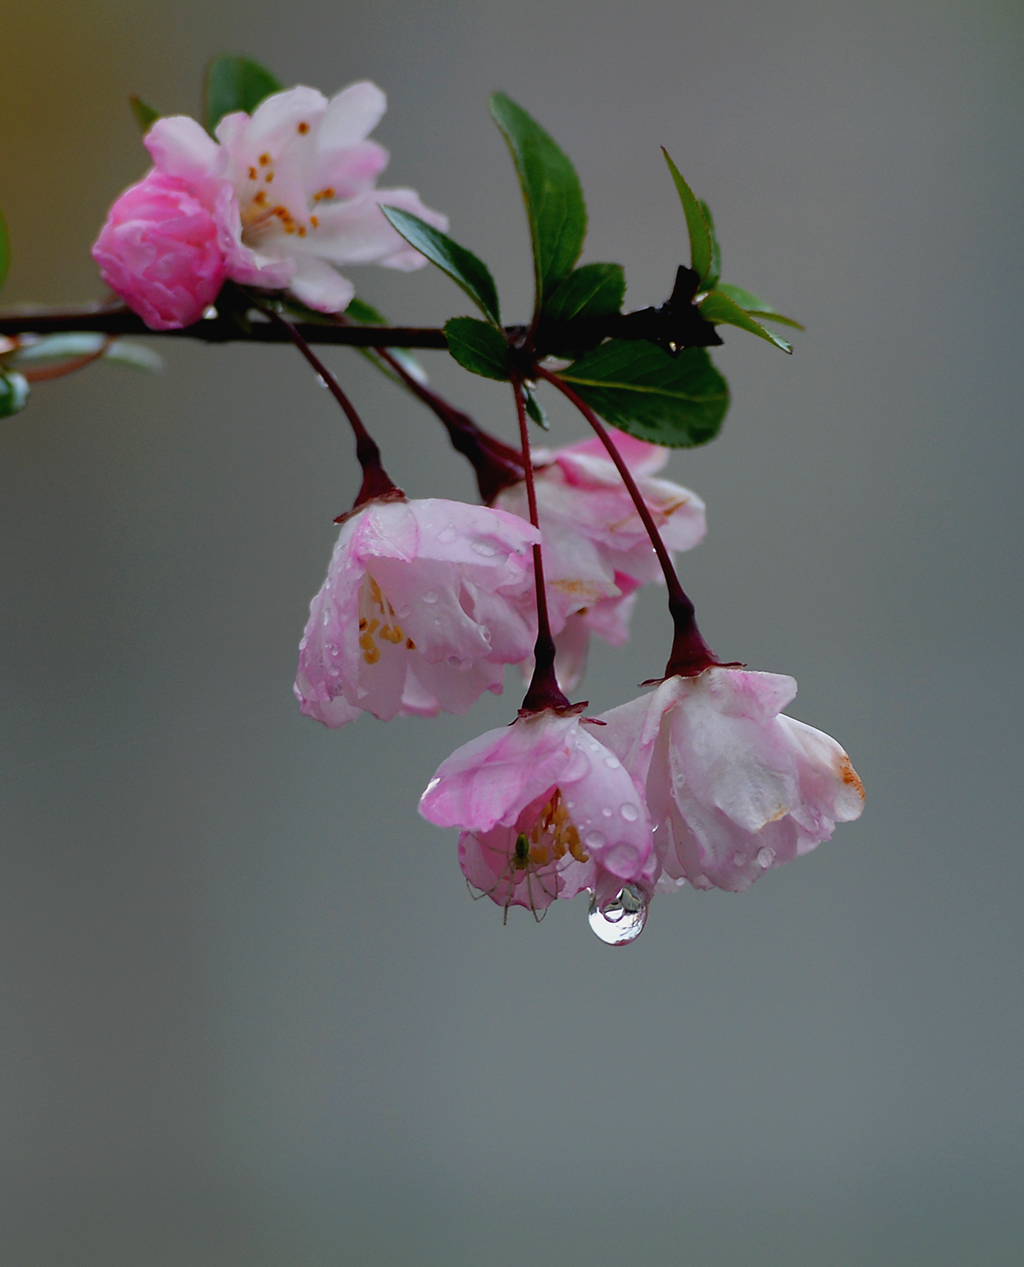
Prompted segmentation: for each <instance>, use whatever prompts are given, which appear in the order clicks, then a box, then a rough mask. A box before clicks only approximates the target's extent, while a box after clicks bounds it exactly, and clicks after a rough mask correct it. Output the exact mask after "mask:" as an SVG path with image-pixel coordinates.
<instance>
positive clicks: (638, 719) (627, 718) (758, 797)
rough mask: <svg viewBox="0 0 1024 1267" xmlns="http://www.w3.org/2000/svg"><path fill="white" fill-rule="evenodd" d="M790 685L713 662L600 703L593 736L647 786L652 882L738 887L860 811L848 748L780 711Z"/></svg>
mask: <svg viewBox="0 0 1024 1267" xmlns="http://www.w3.org/2000/svg"><path fill="white" fill-rule="evenodd" d="M795 695H796V682H795V681H794V680H793V678H791V677H785V676H782V675H780V674H777V673H752V672H749V671H746V670H742V669H731V668H722V667H713V668H710V669H705V671H704V672H703V673H701V674H700V675H699V676H697V677H671V678H668V679H666V680H665V681H664V682H663V683H662V684H661V685H660V686H659V687H658V688H657V689H656V690H655V691H653V692H652V693H651V694H649V695H645V696H641V697H640V698H639V699H635V700H632V701H631V702H630V703H628V704H623V705H622V706H621V707H619V708H613V709H612V710H611V711H610V712H607V713H604V714H603V715H602V720H603V721H605V722H607V727H606V729H605V730H604V732H603V733H602V736H601V737H602V740H603V742H604V743H605V744H606V745H607V746H608V747H609V748H610V749H611V750H612V751H613V752H614V753H616V754H617V755H618V756H619V757H620V758H621V760H622V763H623V765H624V766H625V767H626V769H627V770H629V771H630V773H631V774H632V775H633V776H634V777H635V778H637V779H638V780H639V781H640V782H641V783H642V784H643V785H644V787H645V789H646V796H647V805H648V808H649V810H650V814H651V819H652V822H653V824H654V840H655V850H656V853H657V856H658V864H659V868H660V872H661V874H660V876H659V879H658V889H659V890H660V891H670V890H672V889H674V888H677V887H678V886H679V885H680V884H682V883H683V882H684V880H689V882H690V883H691V884H692V885H694V887H696V888H699V889H709V888H718V889H729V890H731V891H733V892H740V891H742V890H743V889H745V888H748V887H749V885H751V884H752V883H753V882H754V881H755V880H757V879H758V878H759V877H760V876H762V875H764V874H765V872H766V871H768V870H769V869H770V868H771V867H778V866H781V865H782V864H783V863H784V862H790V861H792V860H793V859H794V858H796V857H798V856H799V855H800V854H804V853H808V852H809V851H810V850H811V849H813V848H814V847H815V846H816V845H818V844H820V843H821V842H822V841H823V840H828V839H829V837H830V836H831V835H832V832H833V830H834V828H835V825H836V823H841V822H849V821H851V820H852V819H855V818H857V817H859V815H860V812H861V810H862V809H863V806H864V788H863V785H862V784H861V781H860V779H859V778H858V777H857V774H856V772H855V770H854V768H853V766H852V765H851V764H850V758H849V757H848V756H847V755H846V753H845V752H844V751H843V749H842V748H840V746H839V745H838V744H837V743H836V741H835V740H834V739H831V738H829V736H828V735H826V734H823V733H822V732H821V731H820V730H815V729H813V728H812V727H811V726H806V725H804V723H803V722H800V721H795V720H794V719H793V718H791V717H786V716H784V715H782V713H781V710H782V709H783V708H785V707H786V705H787V704H788V703H790V701H791V700H792V699H793V697H794V696H795Z"/></svg>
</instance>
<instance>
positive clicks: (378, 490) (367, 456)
mask: <svg viewBox="0 0 1024 1267" xmlns="http://www.w3.org/2000/svg"><path fill="white" fill-rule="evenodd" d="M254 302H255V301H254ZM256 307H257V308H259V310H260V312H264V313H266V314H267V316H268V317H270V319H271V321H273V322H277V323H278V324H279V325H280V326H283V327H284V329H285V330H287V331H288V335H289V338H290V339H291V341H292V342H293V343H294V344H295V346H296V347H297V348H298V349H299V351H300V352H301V353H302V355H303V356H304V357H305V358H306V360H307V361H308V362H309V363H310V365H312V367H313V369H314V370H316V372H317V374H319V376H320V381H321V382H322V383H323V384H324V386H325V387H326V388H327V389H328V390H329V391H330V393H331V395H332V396H333V397H334V399H335V400H336V401H337V402H338V404H339V405H340V406H341V407H342V409H343V410H344V413H345V417H346V418H347V419H348V420H349V423H350V424H351V427H352V431H353V433H354V434H355V438H356V457H357V458H358V460H359V465H360V466H361V467H362V469H363V483H362V486H361V487H360V489H359V493H358V494H357V496H356V499H355V501H354V502H353V503H352V509H353V510H356V509H357V508H358V507H359V506H362V505H363V503H364V502H368V501H370V500H371V499H372V498H374V497H402V496H404V494H403V493H402V490H401V489H400V488H399V487H398V485H397V484H395V482H394V481H393V480H392V479H391V477H390V476H389V475H388V473H387V471H385V470H384V464H383V463H382V462H381V460H380V449H379V448H378V447H377V442H376V440H374V439H373V437H372V436H371V435H370V433H369V432H368V431H367V430H366V428H365V427H364V426H363V420H362V418H360V417H359V414H358V413H357V412H356V409H355V406H354V405H353V404H352V402H351V401H350V400H349V398H348V397H347V396H346V395H345V393H344V392H343V391H342V390H341V385H340V384H339V382H338V380H337V379H336V378H335V377H334V375H333V374H332V373H331V371H330V370H329V369H328V368H327V366H326V365H324V363H323V361H321V360H320V358H319V357H318V356H317V354H316V353H315V352H314V351H313V349H312V348H311V347H310V346H309V344H308V343H307V342H306V340H305V339H304V338H303V336H302V335H301V334H300V333H299V331H298V330H297V329H296V328H295V326H293V325H292V323H291V322H290V321H288V320H287V319H286V318H285V317H282V316H281V314H280V313H279V312H275V311H274V310H273V308H264V307H262V306H261V305H260V304H258V303H257V304H256ZM339 518H344V516H339Z"/></svg>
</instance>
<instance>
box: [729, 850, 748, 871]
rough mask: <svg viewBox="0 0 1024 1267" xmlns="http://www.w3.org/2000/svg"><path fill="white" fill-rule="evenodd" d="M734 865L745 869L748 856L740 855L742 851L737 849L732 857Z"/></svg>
mask: <svg viewBox="0 0 1024 1267" xmlns="http://www.w3.org/2000/svg"><path fill="white" fill-rule="evenodd" d="M732 865H733V866H734V867H745V866H746V865H747V859H746V855H745V854H742V853H740V851H739V850H738V849H737V850H736V852H735V853H734V854H733V856H732Z"/></svg>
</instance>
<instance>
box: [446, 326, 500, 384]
mask: <svg viewBox="0 0 1024 1267" xmlns="http://www.w3.org/2000/svg"><path fill="white" fill-rule="evenodd" d="M444 337H445V338H446V339H447V340H448V351H449V352H450V353H451V354H452V356H454V357H455V359H456V360H457V361H458V363H459V364H460V365H461V366H462V368H463V369H466V370H469V371H470V373H471V374H480V375H482V376H483V377H484V378H496V379H498V380H499V381H501V382H505V381H507V379H508V344H507V343H506V342H505V336H504V335H503V334H502V333H501V331H500V330H496V329H495V328H494V326H492V325H490V324H489V323H488V322H486V321H478V320H477V318H476V317H452V319H451V321H449V322H447V323H446V325H445V327H444Z"/></svg>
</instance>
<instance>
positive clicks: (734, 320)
mask: <svg viewBox="0 0 1024 1267" xmlns="http://www.w3.org/2000/svg"><path fill="white" fill-rule="evenodd" d="M698 307H699V308H700V315H701V316H702V317H703V318H704V319H705V320H706V321H710V322H711V324H712V325H715V326H721V325H727V326H737V327H738V328H739V329H740V330H746V331H747V333H748V334H756V335H757V337H758V338H759V339H767V341H768V342H769V343H773V344H774V345H775V346H776V347H777V348H781V349H782V351H783V352H789V353H790V354H792V351H793V347H792V344H790V343H787V342H786V340H785V339H783V338H780V337H779V335H777V334H772V332H771V331H770V330H766V329H765V328H764V326H763V325H761V323H760V322H759V321H755V320H754V318H753V317H752V316H751V315H750V313H749V312H745V311H744V310H743V309H742V308H741V307H740V306H739V304H738V303H736V301H735V300H733V299H730V298H729V296H728V295H723V294H722V292H721V291H720V290H713V291H712V292H711V293H710V294H709V295H708V296H707V297H706V298H705V299H704V300H702V301H701V303H700V304H699V305H698Z"/></svg>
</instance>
